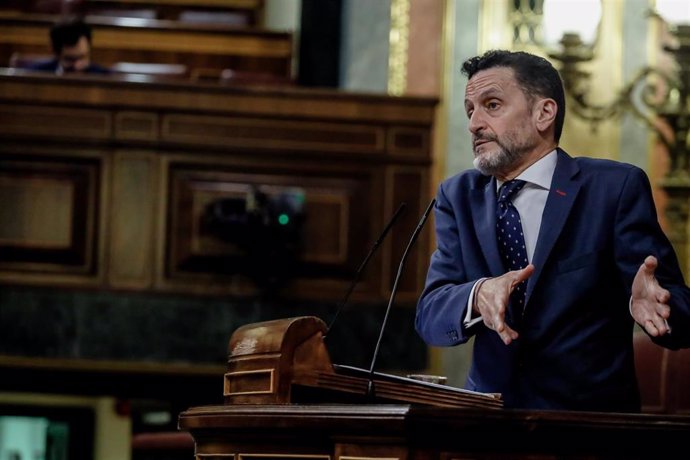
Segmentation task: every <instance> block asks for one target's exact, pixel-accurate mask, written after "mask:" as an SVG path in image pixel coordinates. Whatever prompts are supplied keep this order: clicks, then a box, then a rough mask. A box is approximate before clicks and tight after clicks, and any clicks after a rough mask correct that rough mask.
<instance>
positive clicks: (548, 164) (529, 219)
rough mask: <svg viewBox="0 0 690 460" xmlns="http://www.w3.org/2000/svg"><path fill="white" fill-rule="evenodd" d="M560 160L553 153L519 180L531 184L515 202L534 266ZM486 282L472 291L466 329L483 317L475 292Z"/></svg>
mask: <svg viewBox="0 0 690 460" xmlns="http://www.w3.org/2000/svg"><path fill="white" fill-rule="evenodd" d="M557 160H558V156H557V154H556V150H553V151H551V152H550V153H548V154H547V155H545V156H543V157H542V158H540V159H539V160H537V161H536V162H535V163H534V164H532V165H530V166H529V167H528V168H527V169H525V170H524V171H523V172H522V173H521V174H520V175H519V176H517V177H516V179H520V180H524V181H525V182H527V183H526V184H525V186H524V187H523V188H522V190H520V191H519V192H518V193H517V195H516V196H515V197H514V198H513V200H512V201H513V205H514V206H515V208H516V209H517V210H518V212H519V213H520V220H521V222H522V233H523V235H524V237H525V249H526V250H527V259H528V260H529V261H530V263H531V262H532V258H533V257H534V250H535V249H536V247H537V238H539V229H540V228H541V219H542V215H543V214H544V207H546V199H547V198H548V197H549V190H550V188H551V181H552V179H553V173H554V171H555V170H556V162H557ZM501 185H503V182H502V181H498V180H497V181H496V187H497V189H496V190H497V191H498V189H500V188H501ZM485 279H486V278H482V279H479V280H477V282H476V283H474V286H472V291H471V292H470V297H469V299H468V301H467V313H466V314H465V319H464V320H463V323H464V325H465V327H469V326H471V325H473V324H475V323H476V322H478V321H480V320H481V317H476V318H472V305H473V304H474V292H475V290H476V288H477V285H478V284H479V283H480V282H482V281H484V280H485Z"/></svg>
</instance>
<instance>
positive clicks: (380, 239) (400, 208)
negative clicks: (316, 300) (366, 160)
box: [323, 202, 407, 339]
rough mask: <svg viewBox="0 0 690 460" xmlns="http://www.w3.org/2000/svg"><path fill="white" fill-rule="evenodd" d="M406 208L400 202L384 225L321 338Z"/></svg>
mask: <svg viewBox="0 0 690 460" xmlns="http://www.w3.org/2000/svg"><path fill="white" fill-rule="evenodd" d="M406 207H407V203H405V202H402V203H400V206H398V210H397V211H395V214H393V217H391V218H390V220H389V221H388V224H386V227H385V228H384V229H383V231H382V232H381V234H380V235H379V237H378V239H377V240H376V241H374V244H373V245H372V246H371V249H369V254H367V256H366V257H365V258H364V260H363V261H362V263H361V264H360V265H359V268H358V269H357V272H355V276H354V277H353V278H352V282H351V283H350V287H349V288H348V290H347V292H346V293H345V296H344V297H343V300H342V301H341V302H340V304H339V305H338V309H337V310H336V311H335V314H334V315H333V319H332V320H331V322H330V324H329V325H328V329H327V330H326V335H325V336H324V337H323V338H324V339H326V337H327V336H328V333H329V332H330V331H331V328H332V327H333V324H334V323H335V320H336V319H338V315H340V312H341V311H342V309H343V307H344V306H345V304H346V303H347V301H348V299H349V298H350V295H351V294H352V291H354V289H355V286H356V285H357V283H358V282H359V277H360V276H361V275H362V272H363V271H364V267H366V266H367V264H368V263H369V259H371V256H373V255H374V252H376V249H378V247H379V246H380V245H381V243H382V242H383V240H384V238H386V235H387V234H388V232H389V231H390V229H391V227H393V224H394V223H395V221H397V220H398V217H400V216H401V215H402V213H403V211H404V210H405V208H406Z"/></svg>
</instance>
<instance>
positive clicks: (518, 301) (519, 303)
mask: <svg viewBox="0 0 690 460" xmlns="http://www.w3.org/2000/svg"><path fill="white" fill-rule="evenodd" d="M524 186H525V181H524V180H517V179H515V180H510V181H508V182H506V183H504V184H503V186H501V188H500V190H499V191H498V209H497V210H496V235H497V237H498V252H499V253H500V254H501V259H502V260H503V265H504V266H505V268H506V270H520V269H521V268H525V267H526V266H527V264H529V261H528V260H527V249H526V248H525V237H524V235H523V234H522V221H521V220H520V213H519V212H518V211H517V209H515V206H513V202H512V201H511V200H512V198H513V197H514V196H515V195H516V194H517V193H518V192H519V191H520V190H522V187H524ZM525 284H526V282H524V281H523V282H522V283H520V284H518V285H517V287H516V288H515V289H514V290H513V292H512V294H511V295H510V302H511V304H512V306H513V311H514V312H515V313H517V312H522V309H523V307H524V303H525Z"/></svg>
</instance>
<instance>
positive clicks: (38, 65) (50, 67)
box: [26, 59, 111, 75]
mask: <svg viewBox="0 0 690 460" xmlns="http://www.w3.org/2000/svg"><path fill="white" fill-rule="evenodd" d="M58 65H59V62H58V60H57V59H48V60H44V61H38V62H35V63H32V64H30V65H28V66H27V67H26V68H27V70H40V71H41V72H56V71H57V68H58ZM83 73H90V74H104V75H105V74H109V73H111V72H110V70H109V69H107V68H105V67H102V66H100V65H98V64H89V66H88V67H87V68H86V69H84V71H83Z"/></svg>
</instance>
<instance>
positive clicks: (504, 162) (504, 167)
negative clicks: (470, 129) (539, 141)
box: [472, 133, 536, 176]
mask: <svg viewBox="0 0 690 460" xmlns="http://www.w3.org/2000/svg"><path fill="white" fill-rule="evenodd" d="M476 138H479V139H483V140H486V141H492V142H494V143H495V144H496V145H497V146H498V148H497V149H496V150H492V151H485V152H483V153H477V151H476V150H474V160H473V161H472V163H473V165H474V167H475V168H476V169H478V170H479V172H481V173H482V174H484V175H487V176H493V175H496V174H499V175H505V174H506V173H507V172H509V171H511V170H512V169H514V168H515V167H516V166H517V165H518V164H519V163H520V160H522V159H523V158H524V157H525V156H526V155H527V154H528V153H529V151H530V150H531V149H532V148H534V147H535V146H536V144H535V142H530V141H529V139H523V140H522V141H520V140H519V139H517V138H516V136H515V135H514V133H513V134H507V135H506V136H504V138H503V139H499V138H498V137H497V136H495V135H493V134H486V135H482V136H475V139H473V143H474V140H476Z"/></svg>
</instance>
